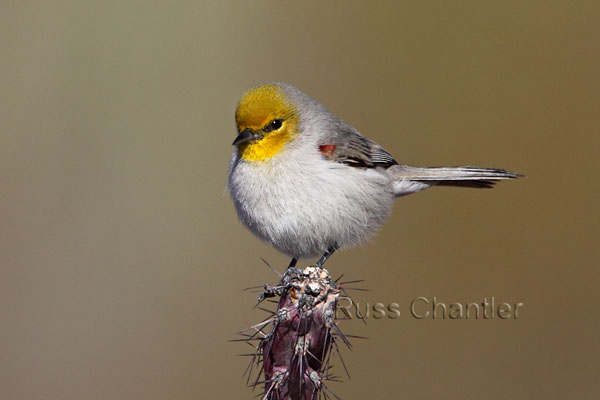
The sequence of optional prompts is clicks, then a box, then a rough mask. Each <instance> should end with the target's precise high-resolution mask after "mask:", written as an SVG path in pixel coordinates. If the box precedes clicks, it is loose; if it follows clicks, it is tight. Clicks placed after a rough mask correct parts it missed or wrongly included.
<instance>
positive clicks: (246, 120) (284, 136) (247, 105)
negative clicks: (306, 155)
mask: <svg viewBox="0 0 600 400" xmlns="http://www.w3.org/2000/svg"><path fill="white" fill-rule="evenodd" d="M274 120H281V121H282V122H281V127H280V128H278V129H273V130H270V131H269V129H268V127H269V124H271V123H272V122H273V121H274ZM235 123H236V125H237V128H238V132H242V131H244V130H246V129H250V130H252V131H253V132H255V133H257V134H259V135H261V137H260V138H259V139H257V140H254V141H251V142H247V143H242V144H240V145H239V146H238V153H239V155H240V156H241V157H242V158H243V159H245V160H249V161H263V160H266V159H268V158H271V157H273V156H274V155H275V154H277V153H279V151H281V149H282V148H283V146H284V145H285V144H286V143H287V142H289V141H290V140H292V139H293V138H294V136H296V134H297V132H296V127H297V125H298V115H297V113H296V109H295V107H294V106H293V105H292V104H291V103H290V101H289V100H288V98H287V96H286V94H285V92H284V91H283V89H282V88H281V87H279V86H277V85H262V86H258V87H255V88H252V89H250V90H248V91H247V92H246V93H245V94H244V96H243V97H242V98H241V100H240V102H239V103H238V107H237V110H236V112H235Z"/></svg>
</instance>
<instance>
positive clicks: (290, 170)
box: [228, 83, 520, 268]
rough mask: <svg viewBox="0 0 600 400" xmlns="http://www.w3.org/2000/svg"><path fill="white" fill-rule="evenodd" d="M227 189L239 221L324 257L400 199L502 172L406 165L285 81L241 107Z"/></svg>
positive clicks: (297, 254)
mask: <svg viewBox="0 0 600 400" xmlns="http://www.w3.org/2000/svg"><path fill="white" fill-rule="evenodd" d="M235 122H236V125H237V132H238V135H237V137H236V138H235V140H234V141H233V145H234V146H235V147H236V148H235V150H234V152H233V156H232V158H231V162H230V167H229V185H228V186H229V190H230V192H231V197H232V199H233V203H234V205H235V209H236V211H237V213H238V216H239V218H240V220H241V221H242V223H243V224H244V225H246V227H248V229H250V231H251V232H252V233H254V234H255V235H256V236H258V237H259V238H260V239H262V240H263V241H265V242H267V243H268V244H270V245H271V246H273V247H274V248H275V249H277V250H279V251H280V252H282V253H284V254H287V255H289V256H290V257H292V260H291V261H290V264H289V267H290V268H291V267H294V266H295V265H296V262H297V260H298V259H300V258H310V257H318V256H321V258H320V259H319V260H318V261H317V263H316V264H314V265H315V266H316V267H322V266H323V263H325V261H326V260H327V259H328V258H329V256H331V255H332V254H333V253H334V252H335V251H336V250H337V249H343V248H349V247H352V246H355V245H357V244H360V243H363V242H365V241H366V240H368V239H369V238H370V237H371V236H372V235H373V234H374V233H375V232H376V231H377V230H378V229H379V228H380V227H381V226H382V225H383V224H384V223H385V221H386V220H387V219H388V217H389V216H390V213H391V210H392V206H393V204H394V201H395V200H396V199H397V198H399V197H402V196H404V195H407V194H411V193H415V192H419V191H421V190H423V189H427V188H430V187H432V186H458V187H469V188H490V187H492V186H493V184H494V183H495V182H496V181H498V180H502V179H512V178H517V177H519V176H520V175H518V174H515V173H512V172H509V171H506V170H503V169H497V168H480V167H432V168H424V167H413V166H409V165H401V164H398V162H397V161H396V160H395V159H394V158H393V157H392V156H391V154H390V153H388V152H387V151H386V150H385V149H384V148H383V147H381V146H379V145H378V144H377V143H375V142H374V141H372V140H371V139H368V138H367V137H365V136H363V135H361V134H360V133H359V132H358V131H357V130H356V129H354V128H353V127H351V126H350V125H348V124H347V123H345V122H344V121H342V120H341V119H340V118H338V117H336V116H335V115H333V114H332V113H331V112H329V111H328V110H327V109H326V108H325V107H324V106H323V105H321V104H320V103H319V102H317V101H316V100H314V99H312V98H311V97H309V96H308V95H306V94H304V93H303V92H301V91H300V90H298V89H296V88H295V87H293V86H291V85H288V84H285V83H268V84H263V85H259V86H256V87H253V88H251V89H249V90H248V91H247V92H246V93H245V94H244V95H243V96H242V98H241V99H240V101H239V103H238V105H237V109H236V112H235Z"/></svg>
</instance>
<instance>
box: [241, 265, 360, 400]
mask: <svg viewBox="0 0 600 400" xmlns="http://www.w3.org/2000/svg"><path fill="white" fill-rule="evenodd" d="M280 276H281V275H280ZM340 278H341V277H340ZM338 281H339V279H338V280H336V281H334V280H332V279H331V277H330V276H329V273H328V272H327V270H326V269H322V268H319V267H315V266H310V267H306V268H305V269H304V270H300V269H296V268H288V269H287V271H286V272H285V274H284V275H283V276H281V280H280V282H279V283H278V284H277V285H274V286H270V285H265V286H264V292H263V293H262V294H261V295H260V297H259V301H258V302H259V304H260V303H261V302H262V301H263V300H266V299H268V298H271V297H276V296H279V301H274V300H268V301H270V302H273V303H276V304H277V310H276V311H271V310H267V309H265V308H261V309H262V310H264V311H266V312H268V313H270V316H269V317H268V318H267V319H266V320H264V321H262V322H260V323H258V324H256V325H254V326H252V327H250V328H248V329H246V330H245V331H243V332H242V333H241V334H242V335H243V336H244V338H243V339H240V340H241V341H245V342H247V343H248V344H250V345H251V346H252V347H254V348H255V352H254V353H252V354H244V355H247V356H251V357H252V360H251V361H250V365H249V366H248V368H247V369H246V372H245V374H247V375H248V383H249V384H250V385H251V386H252V387H253V388H255V387H256V386H258V385H261V386H262V385H264V392H263V393H262V394H261V396H262V399H263V400H317V399H321V398H325V399H327V398H329V397H330V395H331V396H334V397H335V398H338V399H339V397H338V396H337V395H336V394H335V393H333V392H332V391H331V389H330V388H328V387H327V385H326V384H325V381H337V377H335V376H333V375H332V374H331V371H330V370H331V361H332V356H333V353H334V352H336V353H337V355H338V358H339V359H340V362H341V363H342V365H343V367H344V369H345V370H346V374H348V370H347V369H346V366H345V365H344V362H343V360H342V358H341V356H340V353H339V346H338V341H339V340H341V341H342V342H343V343H344V344H345V345H346V346H348V347H349V348H350V347H351V345H350V342H349V341H348V336H350V335H344V334H342V332H341V331H340V329H339V327H338V324H337V322H336V320H335V317H336V306H337V301H338V298H339V295H340V291H342V292H344V293H345V291H344V289H343V288H341V287H340V285H339V282H338ZM355 282H357V281H355ZM269 326H270V331H269V332H266V330H267V329H268V327H269ZM248 332H249V333H248ZM350 337H358V336H350ZM253 369H254V370H255V371H258V372H257V373H256V378H255V379H254V382H253V383H250V381H251V379H252V371H253ZM263 376H264V380H261V378H262V377H263ZM348 376H349V375H348Z"/></svg>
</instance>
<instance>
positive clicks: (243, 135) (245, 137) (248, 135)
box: [232, 129, 260, 146]
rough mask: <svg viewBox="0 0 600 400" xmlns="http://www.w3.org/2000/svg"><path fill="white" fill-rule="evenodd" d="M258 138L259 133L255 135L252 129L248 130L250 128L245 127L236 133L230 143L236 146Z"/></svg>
mask: <svg viewBox="0 0 600 400" xmlns="http://www.w3.org/2000/svg"><path fill="white" fill-rule="evenodd" d="M258 138H260V135H257V134H256V133H254V132H252V130H250V129H245V130H243V131H241V132H240V133H239V134H238V135H237V137H236V138H235V140H234V141H233V143H232V145H234V146H238V145H240V144H242V143H247V142H251V141H254V140H256V139H258Z"/></svg>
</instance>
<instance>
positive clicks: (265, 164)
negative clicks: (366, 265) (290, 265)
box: [229, 148, 394, 258]
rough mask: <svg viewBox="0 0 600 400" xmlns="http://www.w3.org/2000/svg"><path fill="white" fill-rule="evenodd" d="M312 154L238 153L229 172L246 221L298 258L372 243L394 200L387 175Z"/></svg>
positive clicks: (237, 203) (243, 218) (252, 228)
mask: <svg viewBox="0 0 600 400" xmlns="http://www.w3.org/2000/svg"><path fill="white" fill-rule="evenodd" d="M311 150H312V149H304V150H302V149H300V148H298V149H291V150H287V151H286V152H285V154H283V153H282V154H278V155H276V156H275V157H273V158H271V159H269V160H267V161H262V162H256V161H246V160H242V159H239V158H238V156H237V153H234V155H233V158H232V162H231V168H230V174H229V189H230V191H231V196H232V198H233V201H234V204H235V207H236V210H237V212H238V215H239V217H240V219H241V221H242V222H243V223H244V224H245V225H246V226H247V227H248V228H249V229H250V230H251V231H252V232H253V233H254V234H256V235H257V236H258V237H259V238H261V239H262V240H264V241H266V242H268V243H269V244H271V245H272V246H273V247H275V248H276V249H277V250H279V251H281V252H283V253H285V254H288V255H290V256H291V257H296V258H306V257H317V256H320V255H322V254H323V253H324V252H325V251H326V250H327V249H328V248H329V247H331V246H332V245H333V244H334V243H335V244H337V245H338V246H339V247H340V248H344V247H351V246H354V245H356V244H358V243H361V242H363V241H365V240H367V239H368V238H369V237H370V236H371V235H372V234H373V233H374V232H375V231H377V230H378V229H379V228H380V227H381V225H382V224H383V223H384V222H385V220H386V219H387V217H388V216H389V214H390V212H391V208H392V203H393V201H394V195H393V189H392V183H391V182H390V180H389V178H388V176H387V175H386V174H385V173H382V172H380V171H378V170H375V169H360V168H353V167H349V166H346V165H343V164H339V163H334V162H331V161H328V160H325V159H324V158H323V157H322V155H321V154H320V153H319V152H318V151H317V150H314V151H311ZM282 156H284V157H282Z"/></svg>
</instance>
